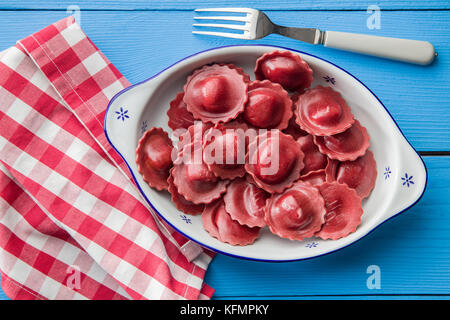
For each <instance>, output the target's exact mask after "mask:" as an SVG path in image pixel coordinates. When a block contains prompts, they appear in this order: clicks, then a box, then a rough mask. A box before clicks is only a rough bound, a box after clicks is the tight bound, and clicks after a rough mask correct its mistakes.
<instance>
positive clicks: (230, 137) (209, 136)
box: [203, 121, 248, 179]
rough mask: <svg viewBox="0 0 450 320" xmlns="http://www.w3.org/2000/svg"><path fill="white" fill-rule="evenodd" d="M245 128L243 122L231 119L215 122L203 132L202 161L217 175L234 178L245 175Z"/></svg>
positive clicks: (223, 177)
mask: <svg viewBox="0 0 450 320" xmlns="http://www.w3.org/2000/svg"><path fill="white" fill-rule="evenodd" d="M247 129H248V127H247V125H246V124H245V123H240V122H237V121H232V122H228V123H226V124H221V123H219V124H216V125H215V126H214V127H213V128H210V129H209V130H208V131H207V132H206V133H205V139H204V142H203V161H204V162H205V163H206V164H207V165H208V168H209V170H210V171H211V172H212V173H214V174H215V175H216V176H217V177H220V178H222V179H234V178H236V177H243V176H244V175H245V168H244V164H245V154H246V152H247V148H246V136H245V132H246V130H247Z"/></svg>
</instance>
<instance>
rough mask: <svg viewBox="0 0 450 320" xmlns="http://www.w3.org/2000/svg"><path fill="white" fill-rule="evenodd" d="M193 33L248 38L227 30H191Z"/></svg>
mask: <svg viewBox="0 0 450 320" xmlns="http://www.w3.org/2000/svg"><path fill="white" fill-rule="evenodd" d="M192 33H194V34H203V35H208V36H218V37H225V38H235V39H248V37H247V36H245V35H244V34H240V33H228V32H209V31H192Z"/></svg>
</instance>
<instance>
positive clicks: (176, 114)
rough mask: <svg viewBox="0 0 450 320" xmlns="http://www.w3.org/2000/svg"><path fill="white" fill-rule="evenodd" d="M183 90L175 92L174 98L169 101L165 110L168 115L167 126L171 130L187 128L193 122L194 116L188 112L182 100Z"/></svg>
mask: <svg viewBox="0 0 450 320" xmlns="http://www.w3.org/2000/svg"><path fill="white" fill-rule="evenodd" d="M183 97H184V92H180V93H178V94H177V96H176V97H175V99H173V100H172V101H171V102H170V107H169V110H168V111H167V116H168V117H169V123H168V125H169V127H170V128H171V129H172V130H177V129H181V128H184V129H188V128H189V127H190V126H192V125H193V124H194V121H195V119H194V116H193V115H192V113H190V112H189V111H188V109H187V107H186V104H185V103H184V101H183Z"/></svg>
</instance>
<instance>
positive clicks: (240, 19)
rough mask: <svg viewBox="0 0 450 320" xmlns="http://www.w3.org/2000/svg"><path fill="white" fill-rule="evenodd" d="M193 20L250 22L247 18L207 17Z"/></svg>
mask: <svg viewBox="0 0 450 320" xmlns="http://www.w3.org/2000/svg"><path fill="white" fill-rule="evenodd" d="M194 19H195V20H227V21H241V22H250V19H248V18H247V17H226V16H209V17H194Z"/></svg>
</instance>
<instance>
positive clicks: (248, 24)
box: [192, 8, 437, 65]
mask: <svg viewBox="0 0 450 320" xmlns="http://www.w3.org/2000/svg"><path fill="white" fill-rule="evenodd" d="M195 11H196V12H227V13H236V12H237V13H245V16H195V17H194V19H195V20H222V21H236V22H244V23H245V24H223V23H222V24H221V23H194V24H193V25H194V26H195V27H207V28H221V29H232V30H238V31H241V32H242V33H231V32H212V31H198V30H194V31H192V33H195V34H204V35H211V36H219V37H228V38H237V39H246V40H254V39H261V38H264V37H265V36H267V35H269V34H272V33H276V34H280V35H282V36H285V37H289V38H293V39H297V40H301V41H304V42H307V43H312V44H315V45H316V44H322V45H324V46H325V47H330V48H335V49H340V50H346V51H353V52H358V53H362V54H367V55H372V56H378V57H382V58H387V59H392V60H398V61H403V62H409V63H414V64H421V65H427V64H430V63H431V62H432V61H433V60H434V58H435V56H436V55H437V54H436V52H435V50H434V47H433V45H432V44H431V43H430V42H428V41H418V40H409V39H398V38H387V37H379V36H370V35H365V34H356V33H347V32H336V31H321V30H319V29H314V28H293V27H284V26H280V25H277V24H275V23H273V22H272V21H271V20H270V19H269V18H268V17H267V16H266V14H265V13H264V12H262V11H259V10H256V9H250V8H207V9H196V10H195Z"/></svg>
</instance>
